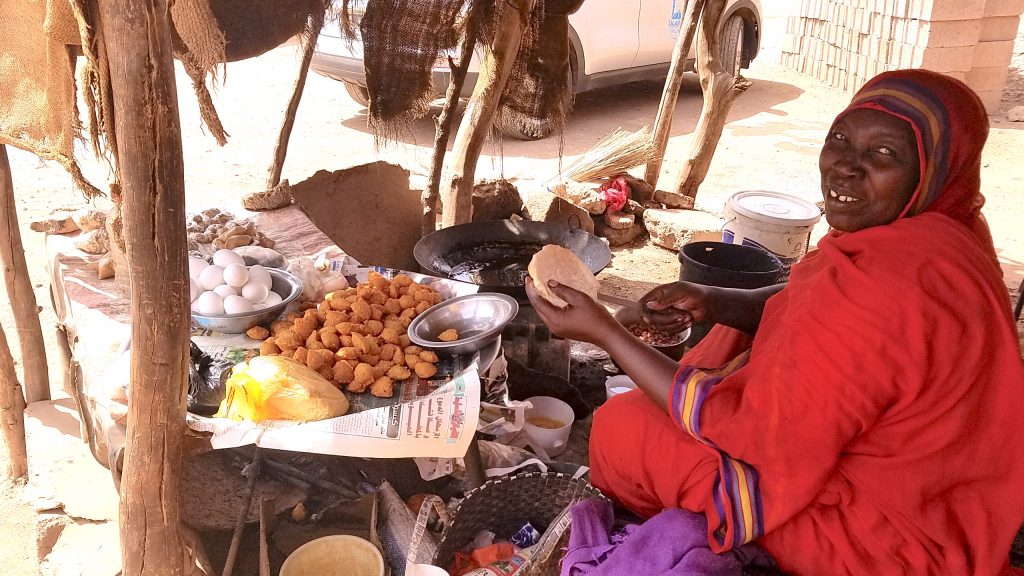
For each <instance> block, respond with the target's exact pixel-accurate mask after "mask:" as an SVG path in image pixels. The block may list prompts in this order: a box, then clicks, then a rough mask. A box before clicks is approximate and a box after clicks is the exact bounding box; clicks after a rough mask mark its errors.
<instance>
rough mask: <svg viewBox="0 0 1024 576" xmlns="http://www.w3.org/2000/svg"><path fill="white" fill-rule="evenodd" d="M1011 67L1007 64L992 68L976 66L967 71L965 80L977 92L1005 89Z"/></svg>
mask: <svg viewBox="0 0 1024 576" xmlns="http://www.w3.org/2000/svg"><path fill="white" fill-rule="evenodd" d="M1008 74H1009V68H1007V67H1006V66H993V67H991V68H975V69H973V70H971V71H970V72H968V73H967V75H966V78H964V79H963V80H964V82H966V83H967V85H968V86H970V87H971V88H972V89H973V90H974V91H975V92H987V91H990V90H998V91H1000V92H1002V91H1003V88H1004V87H1005V86H1006V77H1007V75H1008Z"/></svg>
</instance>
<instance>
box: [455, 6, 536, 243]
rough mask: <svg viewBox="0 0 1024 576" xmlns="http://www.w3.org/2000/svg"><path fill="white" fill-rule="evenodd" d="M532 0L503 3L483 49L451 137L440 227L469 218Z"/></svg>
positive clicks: (528, 18)
mask: <svg viewBox="0 0 1024 576" xmlns="http://www.w3.org/2000/svg"><path fill="white" fill-rule="evenodd" d="M535 4H536V0H506V1H505V2H503V3H501V4H500V5H501V16H500V17H499V18H498V22H496V23H495V30H497V32H496V33H495V35H494V43H493V44H492V45H491V46H487V47H485V49H484V61H483V63H482V65H481V67H480V76H479V77H478V78H477V81H476V87H475V88H474V89H473V96H472V97H471V98H470V100H469V105H468V106H467V107H466V112H465V114H464V115H463V116H462V124H460V125H459V131H458V133H457V134H456V135H455V144H454V145H453V146H452V153H451V156H450V160H451V162H450V164H449V169H448V176H447V177H446V181H447V182H448V183H449V184H447V185H445V188H444V190H443V192H442V195H441V201H442V205H443V211H442V212H441V226H442V227H444V228H447V227H449V226H454V225H455V224H466V223H467V222H469V221H470V220H472V218H473V183H474V181H475V176H476V163H477V160H479V159H480V151H481V150H482V149H483V146H484V142H486V141H487V135H488V133H490V131H491V124H492V123H493V122H494V114H495V113H496V112H497V111H498V104H499V103H500V101H501V93H502V91H503V90H504V89H505V81H506V80H507V79H508V75H509V73H510V72H511V71H512V65H513V64H514V63H515V60H516V54H518V53H519V45H520V44H521V43H522V40H523V32H525V31H526V28H527V26H528V25H529V21H530V14H531V12H533V7H534V5H535Z"/></svg>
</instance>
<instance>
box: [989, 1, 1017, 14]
mask: <svg viewBox="0 0 1024 576" xmlns="http://www.w3.org/2000/svg"><path fill="white" fill-rule="evenodd" d="M1021 13H1024V0H987V1H986V2H985V10H984V11H983V12H982V16H997V17H998V16H1020V15H1021Z"/></svg>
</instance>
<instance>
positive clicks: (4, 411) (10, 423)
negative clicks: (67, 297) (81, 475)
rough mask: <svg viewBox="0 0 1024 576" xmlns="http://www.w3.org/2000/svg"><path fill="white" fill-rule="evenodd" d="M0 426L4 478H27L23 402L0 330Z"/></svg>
mask: <svg viewBox="0 0 1024 576" xmlns="http://www.w3.org/2000/svg"><path fill="white" fill-rule="evenodd" d="M0 426H3V428H4V444H6V445H7V456H8V461H7V478H8V479H10V480H17V479H19V478H25V477H26V476H28V452H27V450H26V449H25V398H24V397H23V396H22V395H21V384H19V383H18V373H17V372H15V371H14V359H13V358H11V349H10V347H9V346H7V335H6V334H4V329H3V326H0Z"/></svg>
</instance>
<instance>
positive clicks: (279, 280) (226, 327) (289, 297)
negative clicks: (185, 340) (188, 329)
mask: <svg viewBox="0 0 1024 576" xmlns="http://www.w3.org/2000/svg"><path fill="white" fill-rule="evenodd" d="M267 272H270V289H271V290H273V291H274V292H277V293H278V294H279V295H280V296H281V302H280V303H278V304H274V305H273V306H271V307H269V308H264V309H262V310H256V311H255V312H248V313H246V314H210V315H208V316H202V315H200V314H196V313H195V312H193V313H192V322H194V323H195V324H197V325H198V326H200V327H201V328H205V329H207V330H213V331H214V332H222V333H225V334H241V333H242V332H245V331H246V330H248V329H249V328H252V327H253V326H256V325H258V324H269V323H270V322H273V321H274V320H277V317H278V316H280V315H281V313H282V312H284V310H285V308H287V307H288V305H289V304H291V303H292V301H293V300H295V299H296V298H298V297H299V294H302V281H301V280H299V279H298V278H297V277H296V276H294V275H293V274H290V273H288V272H285V271H284V270H278V269H277V268H267Z"/></svg>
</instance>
